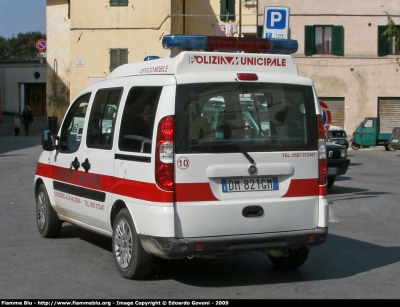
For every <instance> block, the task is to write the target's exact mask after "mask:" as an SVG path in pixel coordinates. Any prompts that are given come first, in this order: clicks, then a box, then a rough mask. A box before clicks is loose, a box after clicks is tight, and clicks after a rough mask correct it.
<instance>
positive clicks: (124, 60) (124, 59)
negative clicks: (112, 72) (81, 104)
mask: <svg viewBox="0 0 400 307" xmlns="http://www.w3.org/2000/svg"><path fill="white" fill-rule="evenodd" d="M119 60H120V61H119V65H123V64H128V49H121V50H120V57H119Z"/></svg>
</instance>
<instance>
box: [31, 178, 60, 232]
mask: <svg viewBox="0 0 400 307" xmlns="http://www.w3.org/2000/svg"><path fill="white" fill-rule="evenodd" d="M36 223H37V226H38V229H39V233H40V234H41V235H42V237H44V238H55V237H58V236H59V235H60V232H61V226H62V222H61V221H60V219H59V218H58V216H57V213H56V212H55V211H54V209H53V206H52V205H51V203H50V199H49V195H48V194H47V190H46V187H45V186H44V184H41V185H40V186H39V188H38V190H37V193H36Z"/></svg>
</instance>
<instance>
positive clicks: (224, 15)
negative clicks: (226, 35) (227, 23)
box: [220, 0, 236, 20]
mask: <svg viewBox="0 0 400 307" xmlns="http://www.w3.org/2000/svg"><path fill="white" fill-rule="evenodd" d="M235 2H236V1H235V0H220V8H221V12H220V15H221V16H220V19H221V20H235V19H236V16H235Z"/></svg>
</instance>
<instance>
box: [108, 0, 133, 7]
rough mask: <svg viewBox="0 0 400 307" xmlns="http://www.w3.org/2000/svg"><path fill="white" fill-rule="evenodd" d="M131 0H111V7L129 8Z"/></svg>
mask: <svg viewBox="0 0 400 307" xmlns="http://www.w3.org/2000/svg"><path fill="white" fill-rule="evenodd" d="M128 3H129V0H110V6H128Z"/></svg>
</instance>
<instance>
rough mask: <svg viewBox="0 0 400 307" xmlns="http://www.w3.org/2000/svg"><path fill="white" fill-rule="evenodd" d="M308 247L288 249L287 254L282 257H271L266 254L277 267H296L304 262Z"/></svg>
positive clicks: (289, 268)
mask: <svg viewBox="0 0 400 307" xmlns="http://www.w3.org/2000/svg"><path fill="white" fill-rule="evenodd" d="M309 251H310V250H309V249H308V248H307V247H300V248H298V249H290V250H289V251H288V255H287V256H283V257H273V256H271V255H268V258H269V260H271V262H272V264H273V265H275V266H276V267H277V268H280V269H284V270H293V269H296V268H298V267H300V266H302V265H303V264H304V262H306V260H307V257H308V253H309Z"/></svg>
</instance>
